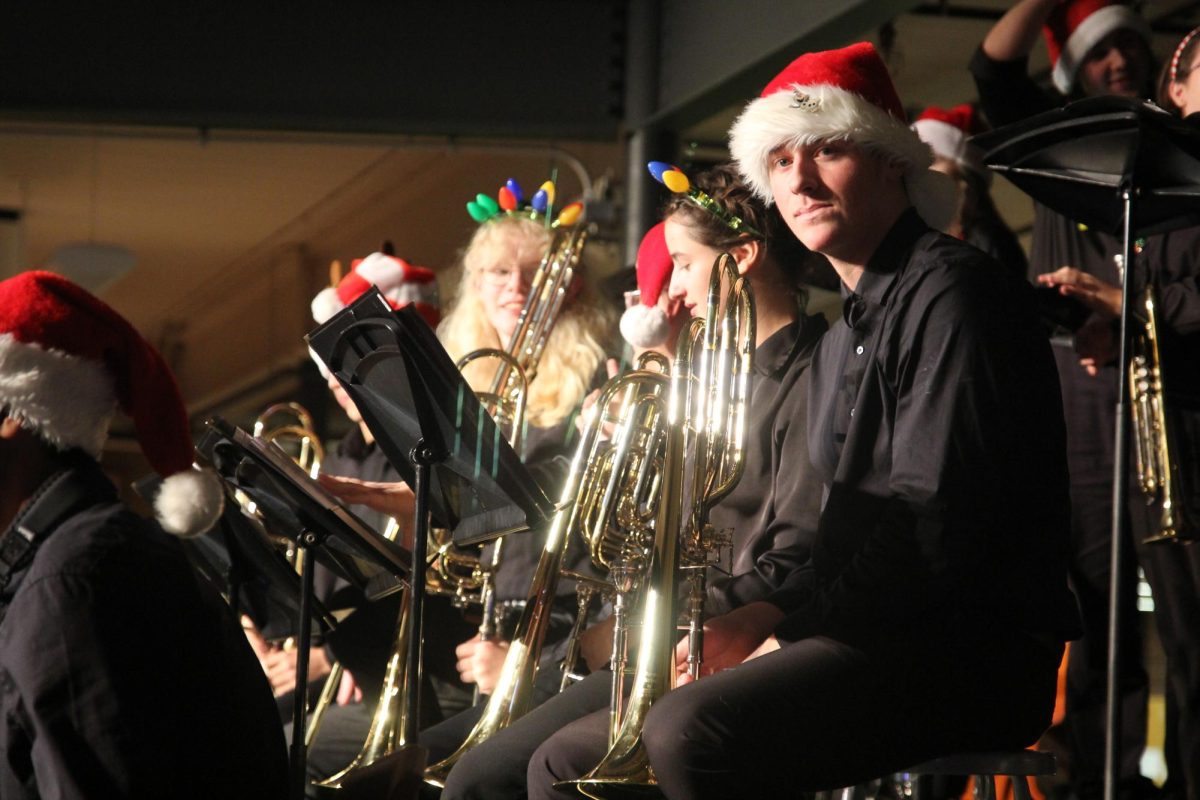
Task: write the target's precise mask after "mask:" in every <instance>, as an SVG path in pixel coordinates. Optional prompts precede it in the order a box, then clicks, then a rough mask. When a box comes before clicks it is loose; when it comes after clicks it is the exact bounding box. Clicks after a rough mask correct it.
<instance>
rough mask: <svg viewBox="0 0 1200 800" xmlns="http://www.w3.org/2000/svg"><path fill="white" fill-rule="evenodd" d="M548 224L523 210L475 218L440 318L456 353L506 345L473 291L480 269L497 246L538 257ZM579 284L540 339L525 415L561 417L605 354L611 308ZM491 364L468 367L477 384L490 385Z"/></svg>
mask: <svg viewBox="0 0 1200 800" xmlns="http://www.w3.org/2000/svg"><path fill="white" fill-rule="evenodd" d="M550 238H551V232H550V231H549V230H547V229H546V227H545V226H544V225H543V224H541V223H540V222H536V221H534V220H531V219H527V218H524V217H500V218H497V219H493V220H491V221H490V222H487V223H484V224H483V225H480V226H479V227H478V228H477V229H476V230H475V234H474V235H473V236H472V237H471V241H470V242H469V243H468V244H467V247H466V249H465V250H464V251H463V254H462V259H461V264H460V268H461V276H460V277H459V281H458V292H457V293H456V294H455V297H454V299H453V300H452V301H451V304H450V308H449V311H447V313H446V316H445V317H443V318H442V322H441V324H440V325H438V338H439V339H441V341H442V345H443V346H444V347H445V348H446V351H447V352H448V353H450V356H451V358H454V359H455V360H457V359H459V358H462V357H463V356H465V355H466V354H467V353H469V352H471V351H472V350H478V349H479V348H481V347H505V346H507V345H508V342H501V341H500V336H499V334H498V333H497V332H496V329H495V328H494V327H492V324H491V323H490V322H489V321H488V319H487V315H486V314H485V313H484V308H483V301H482V300H480V298H479V293H478V291H477V283H478V277H479V274H480V272H481V270H483V269H485V268H487V267H488V266H491V265H492V264H494V263H495V260H496V253H497V252H501V251H507V252H515V253H521V252H526V253H528V252H530V251H534V252H536V253H537V254H538V256H539V257H540V256H541V255H542V254H544V253H545V252H546V250H547V248H549V246H550ZM576 282H577V283H580V282H582V283H583V287H584V288H583V289H582V290H581V291H579V292H578V294H576V295H575V296H574V297H571V298H569V299H568V300H567V302H566V303H565V304H564V306H563V309H562V311H561V312H560V313H559V316H558V320H557V321H556V322H555V323H554V328H553V330H551V332H550V338H549V339H548V340H547V341H546V347H545V349H544V350H543V351H542V356H541V359H540V360H539V362H538V367H537V374H536V375H535V376H534V379H533V382H532V383H531V384H530V386H529V396H528V398H527V399H526V412H525V414H526V418H527V419H528V420H529V422H530V423H531V424H533V425H536V426H538V427H541V428H548V427H551V426H553V425H556V424H558V423H559V422H562V421H563V420H564V419H566V418H567V417H568V416H569V415H570V414H571V413H572V412H573V411H574V410H575V408H576V407H577V406H578V405H579V404H580V403H581V402H582V401H583V398H584V396H585V395H586V394H587V392H588V390H589V389H590V388H591V385H592V380H593V378H594V376H595V375H596V372H597V370H598V369H599V368H600V364H601V363H602V362H603V361H604V356H605V351H604V345H603V343H604V342H606V341H607V340H608V337H609V335H610V334H609V331H610V329H611V326H612V319H611V317H612V315H611V314H609V313H606V310H605V309H603V308H601V307H600V306H599V305H598V304H597V303H596V302H595V299H594V297H593V295H592V293H591V291H590V290H589V288H588V287H587V285H586V282H585V281H583V277H582V276H579V275H577V277H576ZM494 370H495V364H494V363H492V364H489V363H486V362H477V363H476V364H475V365H474V368H471V367H469V368H468V369H467V372H466V378H467V382H468V383H469V384H470V385H471V388H473V389H475V390H476V391H483V390H486V389H487V388H488V387H489V384H490V382H491V378H492V375H493V374H494Z"/></svg>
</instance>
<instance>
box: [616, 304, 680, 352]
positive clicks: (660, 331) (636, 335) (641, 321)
mask: <svg viewBox="0 0 1200 800" xmlns="http://www.w3.org/2000/svg"><path fill="white" fill-rule="evenodd" d="M670 332H671V327H670V323H669V321H668V320H667V315H666V312H664V311H663V310H662V309H661V308H659V307H658V306H646V305H641V304H640V303H639V304H638V305H636V306H631V307H629V308H627V309H625V313H624V314H622V315H621V335H622V336H624V337H625V341H627V342H629V343H630V344H631V345H633V346H634V347H654V346H655V345H660V344H662V343H663V342H665V341H666V339H667V335H668V334H669V333H670Z"/></svg>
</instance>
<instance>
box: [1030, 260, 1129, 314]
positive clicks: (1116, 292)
mask: <svg viewBox="0 0 1200 800" xmlns="http://www.w3.org/2000/svg"><path fill="white" fill-rule="evenodd" d="M1037 282H1038V283H1039V284H1040V285H1042V286H1053V287H1056V288H1057V289H1058V292H1059V294H1061V295H1063V296H1065V297H1074V298H1076V299H1077V300H1079V301H1080V302H1081V303H1083V304H1084V305H1085V306H1087V307H1088V308H1090V309H1091V310H1092V311H1095V312H1096V313H1097V314H1100V315H1102V316H1105V317H1108V318H1109V319H1111V318H1113V317H1118V316H1120V315H1121V287H1119V286H1113V285H1112V284H1111V283H1105V282H1104V281H1102V280H1100V279H1099V278H1097V277H1096V276H1095V275H1089V274H1088V273H1086V272H1083V271H1082V270H1078V269H1075V267H1061V268H1059V269H1056V270H1054V272H1047V273H1046V274H1044V275H1038V276H1037Z"/></svg>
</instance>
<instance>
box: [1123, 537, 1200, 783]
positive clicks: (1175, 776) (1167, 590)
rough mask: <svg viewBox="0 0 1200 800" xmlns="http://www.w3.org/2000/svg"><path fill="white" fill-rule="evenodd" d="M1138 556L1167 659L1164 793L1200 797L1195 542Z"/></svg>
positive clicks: (1198, 564) (1198, 556) (1198, 563)
mask: <svg viewBox="0 0 1200 800" xmlns="http://www.w3.org/2000/svg"><path fill="white" fill-rule="evenodd" d="M1138 560H1139V561H1140V562H1141V564H1142V569H1143V570H1144V571H1145V573H1146V580H1147V581H1148V582H1149V584H1150V589H1151V591H1152V592H1153V594H1154V623H1155V627H1156V629H1157V630H1158V638H1159V640H1160V641H1161V642H1162V646H1163V652H1164V653H1165V655H1166V661H1167V684H1166V697H1165V699H1166V705H1167V729H1166V742H1165V747H1164V750H1165V756H1166V761H1167V770H1168V773H1169V774H1168V777H1167V784H1166V786H1165V787H1164V790H1165V793H1166V794H1167V795H1168V796H1170V797H1174V798H1187V800H1200V544H1190V545H1184V544H1151V545H1144V546H1142V547H1141V548H1140V550H1139V552H1138Z"/></svg>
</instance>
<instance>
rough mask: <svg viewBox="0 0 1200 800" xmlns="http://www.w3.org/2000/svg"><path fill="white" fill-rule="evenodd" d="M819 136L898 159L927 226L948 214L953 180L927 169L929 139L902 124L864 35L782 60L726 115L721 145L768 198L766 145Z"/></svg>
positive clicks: (894, 97)
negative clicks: (725, 139)
mask: <svg viewBox="0 0 1200 800" xmlns="http://www.w3.org/2000/svg"><path fill="white" fill-rule="evenodd" d="M823 140H847V141H851V142H854V143H856V144H858V145H861V146H863V147H865V148H867V149H868V150H870V151H872V152H875V153H877V154H879V155H882V156H885V157H887V158H889V159H891V160H892V161H893V162H895V163H898V164H900V165H901V166H903V168H904V184H905V189H906V190H907V192H908V198H909V200H910V201H911V202H912V204H913V205H914V206H915V207H916V209H917V213H919V214H920V215H921V218H922V219H924V220H925V222H926V224H928V225H929V226H930V227H933V228H942V227H944V226H945V225H946V223H948V222H949V220H950V218H951V216H953V214H954V209H955V206H956V203H957V195H956V190H955V187H954V183H953V181H951V180H950V179H949V178H948V177H947V176H945V175H943V174H941V173H940V172H935V171H933V170H931V169H929V166H930V164H932V163H933V156H932V154H931V153H930V150H929V145H927V144H925V143H924V142H922V141H921V139H920V138H919V137H918V136H917V134H916V133H915V132H914V131H913V130H912V129H911V128H909V127H908V124H907V123H906V122H905V115H904V108H903V107H902V106H901V105H900V98H899V97H898V96H897V95H896V88H895V86H893V84H892V79H891V76H889V75H888V71H887V67H886V66H885V65H884V63H883V60H882V59H880V57H879V54H878V53H877V52H875V48H874V47H873V46H872V45H871V44H869V43H867V42H860V43H858V44H853V45H850V46H849V47H844V48H842V49H841V50H829V51H826V52H821V53H806V54H805V55H802V56H800V57H799V58H797V59H796V60H795V61H793V62H792V63H791V64H789V65H788V66H787V67H786V68H785V69H784V70H783V72H781V73H779V74H778V75H776V76H775V78H774V79H773V80H772V81H771V82H770V83H768V84H767V86H766V88H764V89H763V90H762V94H761V95H760V96H759V97H758V98H757V99H756V100H752V101H751V102H750V103H749V104H748V105H747V106H746V108H745V110H744V111H742V114H741V116H740V117H738V119H737V121H736V122H734V123H733V127H732V128H731V129H730V131H729V150H730V152H731V153H732V154H733V159H734V161H736V162H737V165H738V169H739V170H740V171H741V173H742V177H744V178H745V179H746V183H747V185H748V186H750V188H751V189H752V190H753V191H754V193H755V194H756V195H758V197H760V198H761V199H762V200H763V201H764V202H766V203H768V204H770V203H772V202H773V198H772V196H771V185H770V181H769V178H768V161H769V157H770V154H771V152H772V151H773V150H775V149H776V148H778V147H781V146H784V145H789V146H801V145H805V144H811V143H813V142H817V141H823Z"/></svg>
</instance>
